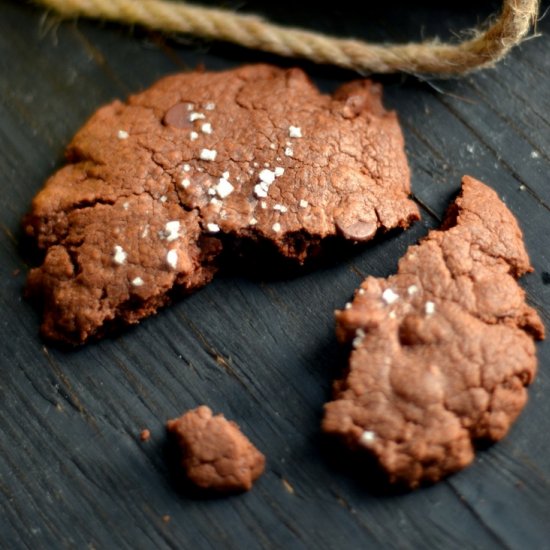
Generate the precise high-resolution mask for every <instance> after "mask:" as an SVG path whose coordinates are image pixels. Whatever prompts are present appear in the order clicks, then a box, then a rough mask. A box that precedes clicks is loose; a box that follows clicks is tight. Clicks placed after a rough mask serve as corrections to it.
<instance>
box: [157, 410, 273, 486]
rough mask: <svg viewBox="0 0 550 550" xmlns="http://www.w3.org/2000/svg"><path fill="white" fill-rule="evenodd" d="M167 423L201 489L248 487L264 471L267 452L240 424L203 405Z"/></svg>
mask: <svg viewBox="0 0 550 550" xmlns="http://www.w3.org/2000/svg"><path fill="white" fill-rule="evenodd" d="M166 427H167V429H168V432H169V433H170V435H171V436H172V437H174V438H175V439H176V441H177V442H178V444H179V446H180V447H181V452H182V466H183V468H184V470H185V473H186V475H187V477H188V478H189V480H190V481H191V482H192V483H194V484H195V485H197V486H198V487H200V488H201V489H208V490H212V491H220V492H233V491H248V490H250V489H251V488H252V485H253V483H254V482H255V481H256V479H258V477H259V476H260V475H261V474H262V473H263V471H264V467H265V457H264V455H263V454H262V453H260V451H258V449H256V447H254V445H252V443H250V441H249V440H248V439H247V438H246V436H244V435H243V434H242V432H241V431H240V430H239V426H238V425H237V424H235V422H231V421H229V420H226V419H225V418H224V416H223V415H221V414H218V415H215V416H214V415H213V414H212V411H211V410H210V409H209V408H208V407H206V406H204V405H202V406H200V407H198V408H196V409H194V410H192V411H189V412H187V413H185V414H184V415H183V416H181V417H180V418H176V419H174V420H169V421H168V422H167V424H166Z"/></svg>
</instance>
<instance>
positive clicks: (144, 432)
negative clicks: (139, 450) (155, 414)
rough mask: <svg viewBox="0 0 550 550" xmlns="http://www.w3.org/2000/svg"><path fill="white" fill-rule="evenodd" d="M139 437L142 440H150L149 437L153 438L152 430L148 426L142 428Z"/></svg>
mask: <svg viewBox="0 0 550 550" xmlns="http://www.w3.org/2000/svg"><path fill="white" fill-rule="evenodd" d="M139 438H140V439H141V441H149V439H151V432H150V431H149V430H148V429H147V428H145V429H144V430H141V433H140V434H139Z"/></svg>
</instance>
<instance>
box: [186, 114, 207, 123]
mask: <svg viewBox="0 0 550 550" xmlns="http://www.w3.org/2000/svg"><path fill="white" fill-rule="evenodd" d="M203 118H206V117H205V116H204V113H191V114H190V115H189V120H190V122H195V120H201V119H203Z"/></svg>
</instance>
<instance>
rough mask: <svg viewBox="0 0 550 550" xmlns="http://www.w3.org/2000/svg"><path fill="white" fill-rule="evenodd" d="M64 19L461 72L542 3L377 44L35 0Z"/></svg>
mask: <svg viewBox="0 0 550 550" xmlns="http://www.w3.org/2000/svg"><path fill="white" fill-rule="evenodd" d="M35 2H37V3H39V4H42V5H43V6H46V7H48V8H50V9H52V10H55V11H56V12H58V13H59V14H60V15H62V16H63V17H78V16H83V17H90V18H101V19H105V20H109V21H116V22H120V23H127V24H132V25H141V26H143V27H147V28H149V29H154V30H160V31H166V32H177V33H185V34H192V35H195V36H199V37H201V38H206V39H213V40H222V41H226V42H233V43H235V44H238V45H240V46H245V47H247V48H251V49H258V50H263V51H266V52H270V53H275V54H278V55H281V56H285V57H300V58H305V59H309V60H311V61H315V62H317V63H327V64H332V65H338V66H340V67H345V68H348V69H353V70H357V71H360V72H373V73H394V72H407V73H413V74H432V75H439V76H446V77H449V76H458V75H461V74H465V73H468V72H471V71H474V70H477V69H481V68H484V67H490V66H493V65H494V64H495V63H496V62H497V61H499V60H500V59H502V58H503V57H504V56H505V55H506V54H507V53H508V52H509V51H510V49H511V48H512V47H514V46H515V45H517V44H519V43H520V42H521V40H522V39H523V38H524V37H525V36H526V35H527V33H528V32H529V30H530V29H531V27H532V26H533V25H534V24H535V23H536V19H537V16H538V11H539V0H504V3H503V7H502V11H501V13H500V14H499V15H498V17H495V18H494V20H493V22H492V23H491V24H490V25H489V26H488V27H487V28H485V29H484V30H476V32H475V35H474V36H473V38H470V39H468V40H465V41H463V42H460V43H458V44H446V43H441V42H438V41H436V40H431V41H426V42H420V43H408V44H383V45H382V44H374V43H369V42H362V41H360V40H353V39H343V38H336V37H331V36H324V35H321V34H317V33H315V32H311V31H307V30H304V29H299V28H293V27H283V26H280V25H275V24H272V23H269V22H268V21H266V20H264V19H262V18H260V17H258V16H255V15H244V14H238V13H235V12H231V11H228V10H223V9H214V8H205V7H201V6H195V5H192V4H187V3H186V2H173V1H169V0H35Z"/></svg>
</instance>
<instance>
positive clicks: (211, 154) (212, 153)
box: [200, 149, 218, 160]
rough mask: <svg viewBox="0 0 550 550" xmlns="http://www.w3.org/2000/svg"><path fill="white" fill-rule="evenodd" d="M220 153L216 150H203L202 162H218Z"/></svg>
mask: <svg viewBox="0 0 550 550" xmlns="http://www.w3.org/2000/svg"><path fill="white" fill-rule="evenodd" d="M217 155H218V152H217V151H216V150H215V149H203V150H202V151H201V154H200V157H201V160H216V156H217Z"/></svg>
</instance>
